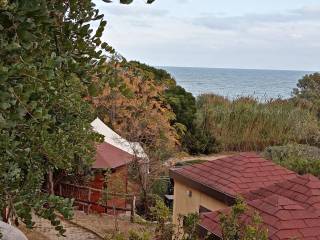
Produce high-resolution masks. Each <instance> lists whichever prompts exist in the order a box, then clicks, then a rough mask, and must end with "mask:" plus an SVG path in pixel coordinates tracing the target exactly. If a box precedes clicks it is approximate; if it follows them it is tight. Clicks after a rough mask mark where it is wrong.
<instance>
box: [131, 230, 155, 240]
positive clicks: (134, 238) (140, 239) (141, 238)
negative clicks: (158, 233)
mask: <svg viewBox="0 0 320 240" xmlns="http://www.w3.org/2000/svg"><path fill="white" fill-rule="evenodd" d="M128 240H151V235H150V233H148V232H145V231H144V232H137V231H134V230H130V231H129V239H128Z"/></svg>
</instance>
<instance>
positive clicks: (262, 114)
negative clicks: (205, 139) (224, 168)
mask: <svg viewBox="0 0 320 240" xmlns="http://www.w3.org/2000/svg"><path fill="white" fill-rule="evenodd" d="M197 114H198V115H197V121H198V123H199V122H200V124H199V125H201V126H203V127H204V128H206V129H207V130H209V131H210V133H211V134H212V135H214V136H215V137H216V138H217V140H218V141H219V142H220V143H221V145H222V148H223V150H231V151H260V150H263V149H264V148H265V147H267V146H272V145H283V144H288V143H304V144H311V145H317V144H320V137H319V136H320V129H319V122H318V120H317V117H316V116H315V114H314V113H312V112H310V111H309V110H307V109H303V108H300V107H297V106H296V105H295V103H294V102H293V101H291V100H269V101H267V102H259V101H257V99H255V98H252V97H241V98H237V99H235V100H232V101H230V100H228V99H226V98H223V97H221V96H216V95H212V94H205V95H201V96H199V98H198V113H197Z"/></svg>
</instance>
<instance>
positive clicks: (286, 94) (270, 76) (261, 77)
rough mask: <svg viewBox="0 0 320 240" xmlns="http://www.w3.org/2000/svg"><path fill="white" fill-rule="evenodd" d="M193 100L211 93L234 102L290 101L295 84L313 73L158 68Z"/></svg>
mask: <svg viewBox="0 0 320 240" xmlns="http://www.w3.org/2000/svg"><path fill="white" fill-rule="evenodd" d="M159 68H162V69H165V70H166V71H168V72H169V73H170V74H171V75H172V76H173V77H174V78H175V79H176V81H177V83H178V84H179V85H180V86H182V87H183V88H185V89H186V90H187V91H189V92H191V93H192V94H193V95H194V96H199V95H200V94H203V93H214V94H218V95H221V96H225V97H227V98H229V99H235V98H237V97H241V96H252V97H255V98H256V99H258V100H261V101H266V100H269V99H275V98H282V99H285V98H290V97H291V94H292V90H293V88H295V87H296V86H297V83H298V80H299V79H301V78H302V77H303V76H304V75H306V74H310V73H312V72H308V71H291V70H258V69H231V68H195V67H168V66H166V67H159Z"/></svg>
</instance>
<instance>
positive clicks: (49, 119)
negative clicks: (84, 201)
mask: <svg viewBox="0 0 320 240" xmlns="http://www.w3.org/2000/svg"><path fill="white" fill-rule="evenodd" d="M93 21H98V22H99V26H98V28H97V30H96V32H93V30H91V28H90V24H92V22H93ZM105 26H106V21H104V20H103V15H101V14H99V11H98V10H97V9H95V5H94V4H93V3H92V2H91V0H81V1H78V0H70V1H67V2H66V1H58V0H54V1H46V0H28V1H23V0H12V1H8V2H6V3H5V4H2V5H1V11H0V28H1V33H0V46H1V47H0V56H1V57H0V83H1V84H0V99H1V101H0V131H1V138H0V152H1V160H0V209H4V208H7V209H9V210H10V214H9V217H11V218H15V219H17V220H18V219H19V220H21V221H23V222H24V223H25V224H26V225H27V226H28V227H32V226H33V224H34V223H33V222H32V215H31V213H32V212H34V213H36V214H37V215H39V216H41V217H44V218H46V219H49V220H50V221H51V223H52V224H53V225H54V226H55V227H56V229H57V230H58V231H59V232H60V233H63V229H62V226H61V225H60V222H59V221H58V220H57V219H56V217H55V211H57V212H59V213H61V214H62V215H63V216H64V217H66V218H70V217H71V216H72V214H71V210H72V209H71V205H72V204H71V203H72V202H71V201H69V200H64V199H62V198H59V197H56V196H53V195H50V192H48V193H46V192H45V191H42V190H43V186H44V185H45V183H46V180H45V178H46V175H47V173H48V172H61V171H63V172H64V173H66V174H73V173H81V172H82V171H84V170H85V169H86V168H87V167H88V166H89V165H90V164H91V161H92V159H93V158H94V154H95V147H94V145H95V143H96V142H97V141H100V140H101V138H100V136H98V135H96V134H94V133H93V132H92V130H91V126H90V122H91V121H92V119H93V116H94V110H93V109H92V107H91V105H90V104H89V103H88V102H86V100H85V97H86V96H87V95H88V94H89V92H90V89H91V88H92V86H93V85H95V86H96V87H97V88H98V89H99V88H100V86H99V83H97V82H95V81H94V78H93V76H94V77H95V78H100V79H101V81H100V82H101V84H104V83H105V82H106V81H107V80H108V79H107V78H106V77H105V72H104V63H105V61H106V58H107V57H106V56H105V55H103V53H102V50H97V48H100V49H103V50H105V51H107V52H111V53H113V50H112V48H111V47H110V46H108V44H106V43H102V41H101V39H100V37H101V36H102V32H103V30H104V27H105Z"/></svg>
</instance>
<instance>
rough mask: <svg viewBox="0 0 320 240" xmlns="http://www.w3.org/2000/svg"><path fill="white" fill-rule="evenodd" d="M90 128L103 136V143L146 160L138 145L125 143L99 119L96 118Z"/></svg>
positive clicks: (125, 141)
mask: <svg viewBox="0 0 320 240" xmlns="http://www.w3.org/2000/svg"><path fill="white" fill-rule="evenodd" d="M91 126H92V127H93V130H94V131H96V132H97V133H99V134H101V135H103V136H104V141H105V142H107V143H109V144H111V145H113V146H115V147H117V148H119V149H121V150H123V151H125V152H127V153H129V154H131V155H134V156H137V157H139V158H142V159H147V158H148V156H147V155H146V153H145V152H144V150H143V148H142V146H141V145H140V143H137V142H129V141H127V140H126V139H124V138H123V137H121V136H120V135H119V134H117V133H116V132H115V131H113V130H112V129H111V128H109V127H108V126H107V125H106V124H104V122H102V121H101V120H100V119H99V118H96V119H95V120H94V121H93V122H92V123H91Z"/></svg>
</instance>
